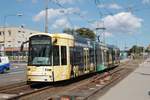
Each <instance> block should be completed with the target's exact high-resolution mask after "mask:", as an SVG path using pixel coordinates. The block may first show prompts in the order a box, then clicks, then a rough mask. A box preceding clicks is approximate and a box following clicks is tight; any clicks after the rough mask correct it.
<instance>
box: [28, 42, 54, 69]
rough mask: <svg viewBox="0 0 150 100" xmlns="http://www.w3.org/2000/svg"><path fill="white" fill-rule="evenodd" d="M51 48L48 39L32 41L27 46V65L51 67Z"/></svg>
mask: <svg viewBox="0 0 150 100" xmlns="http://www.w3.org/2000/svg"><path fill="white" fill-rule="evenodd" d="M51 55H52V46H51V40H50V39H43V40H42V39H41V40H40V39H37V40H36V39H33V40H30V44H29V59H28V65H36V66H48V65H51V62H52V61H51V57H52V56H51Z"/></svg>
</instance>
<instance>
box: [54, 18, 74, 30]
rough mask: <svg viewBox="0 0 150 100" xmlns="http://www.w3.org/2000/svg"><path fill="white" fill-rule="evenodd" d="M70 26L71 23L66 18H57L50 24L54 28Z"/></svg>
mask: <svg viewBox="0 0 150 100" xmlns="http://www.w3.org/2000/svg"><path fill="white" fill-rule="evenodd" d="M70 27H71V25H70V23H69V21H68V20H67V19H66V18H62V19H58V20H56V21H55V23H54V24H53V25H52V28H54V29H64V28H70Z"/></svg>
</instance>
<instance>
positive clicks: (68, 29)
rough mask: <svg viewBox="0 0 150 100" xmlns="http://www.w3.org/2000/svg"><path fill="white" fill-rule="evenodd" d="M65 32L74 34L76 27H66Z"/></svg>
mask: <svg viewBox="0 0 150 100" xmlns="http://www.w3.org/2000/svg"><path fill="white" fill-rule="evenodd" d="M63 33H68V34H71V35H74V33H75V30H74V29H71V28H65V29H64V30H63Z"/></svg>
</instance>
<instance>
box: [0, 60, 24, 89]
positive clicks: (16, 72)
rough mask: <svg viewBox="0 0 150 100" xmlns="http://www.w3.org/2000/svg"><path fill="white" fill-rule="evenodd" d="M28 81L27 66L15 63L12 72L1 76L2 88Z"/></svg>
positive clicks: (11, 68)
mask: <svg viewBox="0 0 150 100" xmlns="http://www.w3.org/2000/svg"><path fill="white" fill-rule="evenodd" d="M24 81H26V64H25V63H13V64H11V66H10V70H9V71H7V72H5V73H3V74H0V87H1V86H5V85H9V84H14V83H19V82H24Z"/></svg>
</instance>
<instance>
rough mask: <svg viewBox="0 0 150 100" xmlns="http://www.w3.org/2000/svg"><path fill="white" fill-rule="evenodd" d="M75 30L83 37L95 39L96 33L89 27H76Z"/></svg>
mask: <svg viewBox="0 0 150 100" xmlns="http://www.w3.org/2000/svg"><path fill="white" fill-rule="evenodd" d="M76 32H77V35H80V36H82V37H85V38H89V39H91V40H95V37H96V35H95V33H94V32H93V31H92V30H90V29H89V28H79V29H76Z"/></svg>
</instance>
